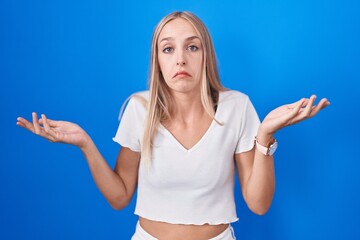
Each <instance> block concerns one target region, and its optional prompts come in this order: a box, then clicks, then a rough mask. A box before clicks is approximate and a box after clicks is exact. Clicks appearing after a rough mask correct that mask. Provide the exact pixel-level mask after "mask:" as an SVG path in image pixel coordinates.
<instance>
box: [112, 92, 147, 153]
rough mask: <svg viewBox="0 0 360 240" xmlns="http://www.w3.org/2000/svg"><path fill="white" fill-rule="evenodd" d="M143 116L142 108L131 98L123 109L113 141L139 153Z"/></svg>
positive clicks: (143, 110)
mask: <svg viewBox="0 0 360 240" xmlns="http://www.w3.org/2000/svg"><path fill="white" fill-rule="evenodd" d="M144 116H145V108H144V106H143V105H142V104H141V103H140V102H139V101H138V100H137V99H136V98H134V97H132V98H131V99H130V100H129V102H128V104H127V106H126V108H125V111H124V113H123V115H122V118H121V120H120V124H119V127H118V130H117V132H116V135H115V137H114V138H113V140H114V141H115V142H117V143H119V144H120V145H121V146H123V147H127V148H130V149H131V150H132V151H134V152H140V151H141V141H140V140H141V136H142V134H141V133H142V131H143V126H144V119H145V118H144Z"/></svg>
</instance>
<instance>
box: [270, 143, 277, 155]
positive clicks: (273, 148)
mask: <svg viewBox="0 0 360 240" xmlns="http://www.w3.org/2000/svg"><path fill="white" fill-rule="evenodd" d="M277 147H278V142H277V141H275V142H274V143H273V144H271V146H270V148H269V155H270V156H271V155H274V153H275V151H276V149H277Z"/></svg>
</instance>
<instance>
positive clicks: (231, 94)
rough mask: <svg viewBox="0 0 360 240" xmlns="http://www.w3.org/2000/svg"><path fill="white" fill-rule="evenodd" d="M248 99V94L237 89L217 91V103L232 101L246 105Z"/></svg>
mask: <svg viewBox="0 0 360 240" xmlns="http://www.w3.org/2000/svg"><path fill="white" fill-rule="evenodd" d="M248 101H249V96H248V95H246V94H245V93H242V92H240V91H237V90H225V91H221V92H220V93H219V104H222V103H228V104H229V103H233V104H235V105H239V104H244V105H246V104H247V102H248Z"/></svg>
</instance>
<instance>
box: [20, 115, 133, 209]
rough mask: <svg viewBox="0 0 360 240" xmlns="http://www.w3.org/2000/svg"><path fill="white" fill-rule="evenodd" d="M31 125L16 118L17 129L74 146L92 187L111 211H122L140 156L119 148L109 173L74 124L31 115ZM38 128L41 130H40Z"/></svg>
mask: <svg viewBox="0 0 360 240" xmlns="http://www.w3.org/2000/svg"><path fill="white" fill-rule="evenodd" d="M32 118H33V122H32V123H31V122H29V121H27V120H26V119H24V118H21V117H20V118H18V122H17V125H19V126H21V127H23V128H25V129H27V130H29V131H31V132H33V133H34V134H37V135H39V136H41V137H44V138H46V139H48V140H49V141H51V142H62V143H66V144H71V145H74V146H77V147H79V148H80V149H81V151H82V152H83V154H84V156H85V158H86V160H87V162H88V165H89V168H90V171H91V174H92V176H93V178H94V181H95V183H96V185H97V186H98V188H99V190H100V191H101V193H102V194H103V195H104V197H105V198H106V200H107V201H108V202H109V203H110V205H111V206H112V207H113V208H114V209H118V210H119V209H122V208H124V207H125V206H126V205H127V204H128V203H129V202H130V200H131V198H132V196H133V194H134V192H135V189H136V185H137V176H138V167H139V162H140V153H138V152H134V151H132V150H130V149H128V148H125V147H123V148H121V150H120V152H119V155H118V157H117V161H116V165H115V169H114V170H112V169H111V168H110V166H109V165H108V163H107V162H106V161H105V159H104V158H103V157H102V155H101V153H100V152H99V150H98V149H97V147H96V145H95V144H94V142H93V141H92V139H91V138H90V136H89V135H88V134H87V133H86V132H85V131H84V130H83V129H82V128H81V127H79V126H78V125H77V124H74V123H71V122H65V121H53V120H50V119H47V118H46V116H45V115H42V117H41V119H40V120H38V117H37V114H36V113H33V115H32ZM41 125H42V126H41Z"/></svg>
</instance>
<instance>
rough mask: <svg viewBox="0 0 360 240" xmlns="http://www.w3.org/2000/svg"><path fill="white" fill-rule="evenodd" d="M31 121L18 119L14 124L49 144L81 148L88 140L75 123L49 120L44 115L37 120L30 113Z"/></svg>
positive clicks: (33, 114)
mask: <svg viewBox="0 0 360 240" xmlns="http://www.w3.org/2000/svg"><path fill="white" fill-rule="evenodd" d="M32 120H33V122H29V121H28V120H26V119H25V118H22V117H19V118H18V119H17V123H16V124H17V125H18V126H20V127H23V128H25V129H27V130H29V131H31V132H32V133H34V134H36V135H39V136H41V137H43V138H45V139H47V140H49V141H50V142H61V143H67V144H71V145H75V146H78V147H82V146H83V145H84V144H85V143H86V141H87V139H88V135H87V133H86V132H85V131H84V130H83V129H82V128H81V127H80V126H79V125H77V124H75V123H71V122H67V121H54V120H50V119H47V118H46V116H45V115H44V114H42V115H41V119H38V116H37V114H36V113H32Z"/></svg>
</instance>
